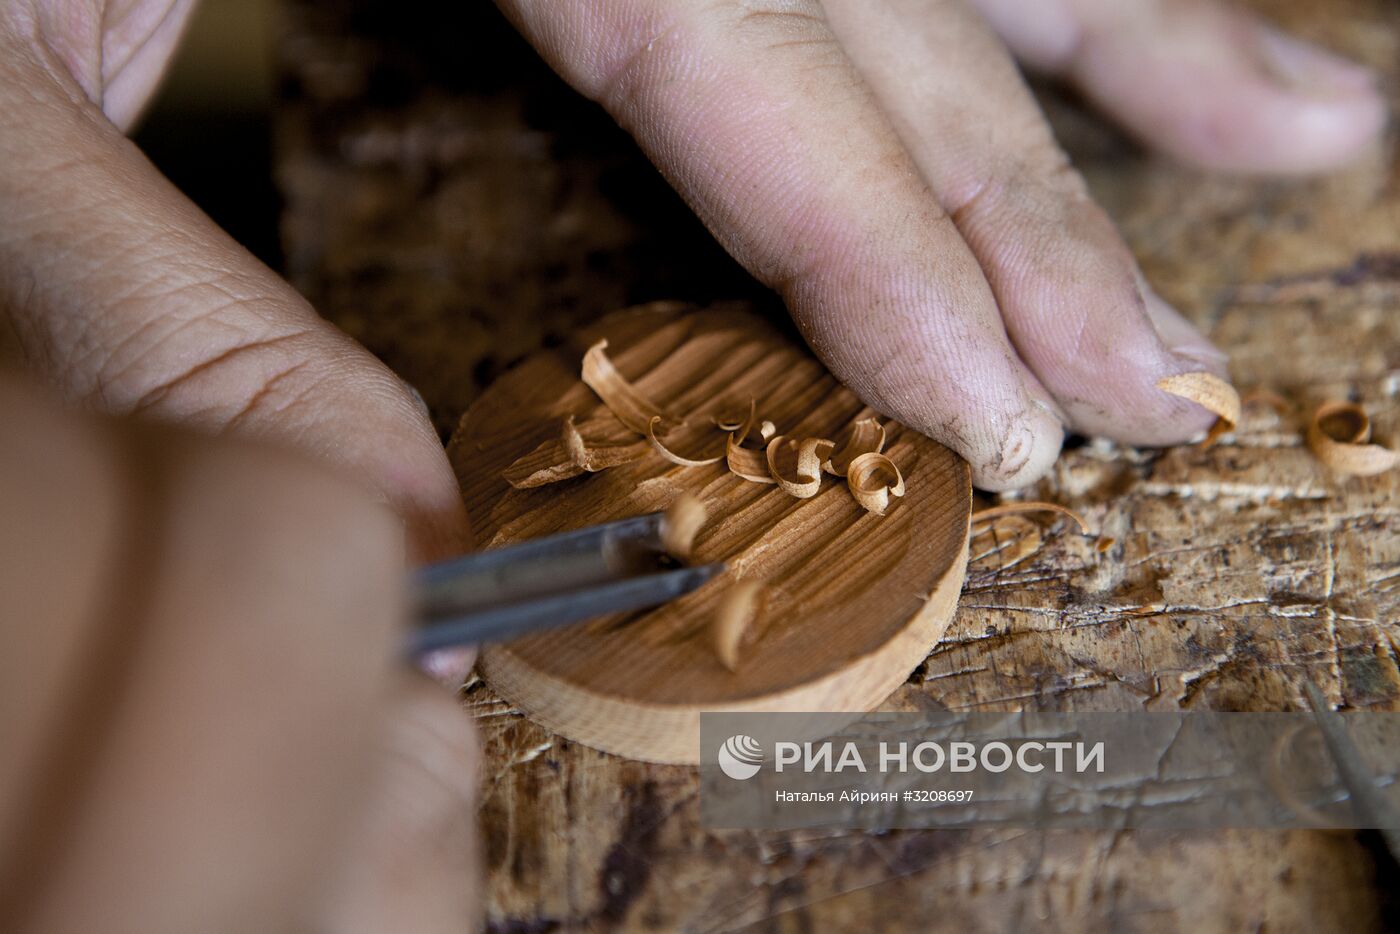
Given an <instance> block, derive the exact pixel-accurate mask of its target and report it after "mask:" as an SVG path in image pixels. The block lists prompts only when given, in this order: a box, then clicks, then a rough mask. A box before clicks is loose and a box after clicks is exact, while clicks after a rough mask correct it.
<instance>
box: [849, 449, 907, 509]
mask: <svg viewBox="0 0 1400 934" xmlns="http://www.w3.org/2000/svg"><path fill="white" fill-rule="evenodd" d="M846 485H847V486H849V487H850V489H851V495H852V496H854V497H855V498H856V502H858V503H860V504H861V506H862V507H864V508H865V509H866V510H867V511H868V512H873V513H875V515H877V516H883V515H884V514H885V510H886V509H888V508H889V506H890V497H891V496H903V495H904V476H903V475H902V474H901V473H900V472H899V467H898V466H897V465H896V464H895V462H894V461H892V460H890V459H889V458H888V457H886V456H885V455H883V454H879V453H877V452H875V451H871V452H868V453H866V454H862V455H860V456H859V457H857V458H856V459H855V460H853V461H851V463H850V466H849V467H848V468H847V470H846Z"/></svg>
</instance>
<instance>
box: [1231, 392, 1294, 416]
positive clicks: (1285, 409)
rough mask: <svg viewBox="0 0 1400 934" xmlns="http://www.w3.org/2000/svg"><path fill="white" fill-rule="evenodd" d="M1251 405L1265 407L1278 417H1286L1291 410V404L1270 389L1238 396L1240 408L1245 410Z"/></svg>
mask: <svg viewBox="0 0 1400 934" xmlns="http://www.w3.org/2000/svg"><path fill="white" fill-rule="evenodd" d="M1251 405H1267V406H1268V407H1269V408H1271V409H1273V410H1274V412H1276V413H1277V414H1279V415H1287V414H1288V413H1289V412H1291V411H1292V410H1293V403H1291V402H1289V401H1288V400H1287V399H1285V398H1284V397H1283V396H1281V395H1279V394H1278V393H1276V392H1274V391H1273V390H1272V389H1252V390H1250V391H1249V392H1247V393H1245V394H1244V395H1242V396H1240V407H1241V408H1247V407H1249V406H1251Z"/></svg>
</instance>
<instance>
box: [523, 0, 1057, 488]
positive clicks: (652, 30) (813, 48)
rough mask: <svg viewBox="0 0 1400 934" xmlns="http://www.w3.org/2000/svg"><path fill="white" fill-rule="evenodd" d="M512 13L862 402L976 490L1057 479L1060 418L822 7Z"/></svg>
mask: <svg viewBox="0 0 1400 934" xmlns="http://www.w3.org/2000/svg"><path fill="white" fill-rule="evenodd" d="M503 6H504V7H505V8H506V10H507V11H508V13H509V14H510V15H511V16H512V18H513V19H514V20H515V21H516V23H517V24H518V25H519V26H520V27H521V29H522V30H523V31H524V32H525V34H526V35H527V36H528V37H529V38H531V40H532V41H533V42H534V43H535V45H536V46H537V47H538V48H539V49H540V50H541V51H542V52H543V54H544V55H545V57H546V58H547V59H549V60H550V61H551V62H552V63H553V64H554V66H555V67H556V68H557V69H558V70H559V71H560V72H561V73H563V74H564V76H565V77H566V78H568V79H569V80H570V81H571V82H572V83H573V84H574V85H575V86H576V87H578V88H579V89H580V90H582V91H583V92H584V93H585V94H587V95H589V96H590V97H593V98H595V99H597V100H599V101H601V102H602V103H603V104H604V105H605V106H606V107H607V108H608V110H609V111H610V112H611V113H612V114H613V116H614V117H616V118H617V120H618V121H619V122H620V123H621V124H622V125H623V126H624V127H625V128H627V129H628V130H630V131H631V132H632V133H633V134H634V135H635V136H636V137H637V139H638V141H639V142H640V143H641V144H642V146H643V148H644V149H646V150H647V152H648V153H649V154H650V156H651V157H652V159H653V160H654V161H655V162H656V163H657V165H658V166H659V167H660V168H661V170H662V172H663V173H665V174H666V176H667V177H668V178H669V179H670V180H671V181H672V183H673V184H675V185H676V187H677V188H678V189H679V190H680V191H681V193H682V194H683V195H684V196H685V197H686V198H687V200H688V201H689V202H690V204H691V205H692V206H693V207H694V208H695V210H696V211H697V212H698V214H699V215H700V217H701V218H702V219H703V220H704V221H705V223H706V224H707V225H708V226H709V227H710V229H711V230H712V231H714V233H715V235H716V236H717V237H718V238H719V240H720V242H721V243H723V244H724V245H725V247H726V248H727V249H728V250H729V251H730V252H731V253H732V254H733V255H734V256H736V257H737V258H738V259H739V261H740V262H742V263H743V264H744V265H745V266H746V267H747V268H748V269H749V270H750V271H751V272H753V273H754V274H755V275H756V276H758V277H759V278H760V279H761V280H763V281H764V282H766V283H768V284H770V285H772V286H773V287H775V288H777V289H778V290H779V291H780V292H781V293H782V295H783V297H784V298H785V299H786V301H787V303H788V307H789V308H790V309H791V311H792V313H793V316H794V318H795V319H796V321H797V323H798V325H799V327H800V328H801V329H802V331H803V333H804V335H805V336H806V338H807V340H808V342H809V343H810V344H811V346H812V348H813V349H814V350H815V351H816V353H817V354H818V356H820V357H821V358H822V360H823V361H824V362H825V363H826V364H827V365H828V366H829V367H830V368H831V369H832V371H833V372H834V373H835V374H836V376H837V377H838V378H840V379H841V380H842V381H843V382H845V383H846V384H847V385H848V386H850V387H851V388H852V389H853V390H854V391H855V392H856V393H857V394H858V395H860V396H861V398H862V399H864V400H865V401H866V402H867V403H869V404H870V405H872V406H874V407H875V408H877V409H879V410H880V411H882V412H884V413H886V414H888V415H891V416H894V417H896V418H898V419H900V420H901V421H903V422H905V423H906V424H909V425H912V426H913V427H915V428H917V429H919V430H921V431H923V432H925V433H927V434H929V435H931V436H932V437H934V438H936V439H938V440H939V441H942V442H944V443H945V444H948V445H950V446H951V447H953V448H955V449H956V450H958V451H959V452H960V453H961V454H962V455H963V456H964V457H966V458H967V459H968V461H969V462H970V463H971V465H972V469H973V478H974V482H976V483H978V484H979V485H981V486H984V487H987V488H992V489H1003V488H1007V487H1011V486H1016V485H1020V484H1024V483H1027V482H1029V481H1030V480H1032V479H1034V478H1035V477H1037V476H1039V475H1040V474H1041V473H1043V472H1044V471H1045V470H1046V469H1047V468H1048V467H1049V465H1050V464H1051V463H1052V462H1053V461H1054V458H1055V456H1056V454H1057V453H1058V451H1059V446H1060V441H1061V438H1062V430H1063V429H1062V426H1061V424H1060V422H1059V419H1058V417H1057V415H1056V414H1055V412H1054V409H1053V404H1052V403H1051V401H1050V399H1049V398H1048V396H1047V395H1046V394H1045V392H1044V390H1043V389H1042V387H1040V386H1039V385H1038V383H1037V382H1036V380H1035V378H1034V377H1033V376H1032V375H1031V374H1030V373H1029V371H1027V370H1026V369H1025V367H1024V365H1023V364H1022V363H1021V362H1020V361H1019V360H1018V359H1017V358H1016V355H1015V353H1014V351H1013V350H1012V348H1011V346H1010V343H1009V341H1008V340H1007V337H1006V333H1005V331H1004V329H1003V328H1002V325H1001V320H1000V317H999V315H998V312H997V309H996V303H995V301H994V300H993V298H992V295H991V292H990V290H989V289H988V287H987V284H986V280H985V279H984V278H983V276H982V273H981V270H980V269H979V268H978V266H977V263H976V260H975V259H974V257H973V256H972V255H971V253H970V252H969V251H968V249H967V246H966V244H964V243H963V241H962V237H961V236H960V235H959V234H958V232H957V230H956V228H955V227H954V226H953V224H952V223H951V221H950V220H949V219H948V217H947V216H946V214H944V212H943V211H942V210H941V209H940V207H939V206H938V203H937V201H936V200H935V199H934V198H933V197H932V195H931V193H930V192H929V191H928V188H927V185H926V184H925V183H924V181H923V180H922V179H921V178H920V177H919V175H918V173H917V171H916V170H915V169H914V166H913V165H912V164H911V163H910V160H909V157H908V154H907V153H906V152H905V150H904V147H903V145H902V144H901V143H900V141H899V139H898V137H897V136H896V135H895V133H894V131H893V128H892V127H891V126H890V125H889V123H888V121H887V120H886V119H885V118H884V116H883V115H882V114H881V113H880V111H879V108H878V106H876V104H875V102H874V101H873V100H872V98H871V96H870V94H869V91H868V89H867V88H866V87H865V85H864V84H863V83H862V81H861V79H860V77H859V76H858V75H857V74H856V73H855V71H854V69H853V68H852V67H851V65H850V62H849V61H848V60H847V59H846V57H845V54H844V53H843V52H842V51H841V49H840V47H839V45H838V44H837V43H836V41H835V38H834V37H833V36H832V34H831V32H830V29H829V28H828V26H827V24H826V22H825V20H824V18H823V16H822V14H821V10H820V7H819V5H818V4H816V3H815V2H806V0H796V2H771V3H769V2H759V3H754V2H747V3H737V2H729V3H720V4H715V3H709V2H702V0H691V2H667V3H663V2H659V0H656V2H644V0H614V2H611V3H601V4H556V3H547V2H542V0H540V2H528V0H512V2H506V3H503Z"/></svg>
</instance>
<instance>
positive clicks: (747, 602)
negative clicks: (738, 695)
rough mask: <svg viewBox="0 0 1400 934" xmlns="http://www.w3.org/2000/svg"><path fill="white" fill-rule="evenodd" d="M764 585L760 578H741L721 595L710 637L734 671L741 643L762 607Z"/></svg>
mask: <svg viewBox="0 0 1400 934" xmlns="http://www.w3.org/2000/svg"><path fill="white" fill-rule="evenodd" d="M762 593H763V588H762V586H761V585H760V584H759V582H758V581H752V580H741V581H737V582H736V583H735V584H734V586H733V587H730V588H729V590H728V591H727V592H726V593H725V595H724V596H723V597H722V598H720V604H719V608H718V610H716V612H715V617H714V621H713V622H712V623H711V625H710V638H711V643H712V645H713V646H714V650H715V655H716V656H718V657H719V660H720V663H721V664H722V665H724V667H725V668H728V669H729V670H730V671H736V670H738V668H739V647H740V645H741V644H742V643H743V641H744V635H745V634H746V633H748V632H749V631H750V629H752V627H753V623H754V620H755V619H756V618H757V617H758V615H759V613H760V612H761V610H762V600H761V597H762Z"/></svg>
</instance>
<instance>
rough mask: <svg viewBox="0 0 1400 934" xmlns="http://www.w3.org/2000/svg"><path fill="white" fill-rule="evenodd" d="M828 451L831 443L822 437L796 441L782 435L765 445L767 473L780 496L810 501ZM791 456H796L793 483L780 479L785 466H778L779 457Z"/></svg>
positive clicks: (819, 479)
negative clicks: (784, 495) (780, 490)
mask: <svg viewBox="0 0 1400 934" xmlns="http://www.w3.org/2000/svg"><path fill="white" fill-rule="evenodd" d="M831 448H832V443H831V442H830V441H827V440H826V439H825V438H804V439H802V440H801V441H798V440H797V439H795V438H789V437H787V436H786V435H778V436H777V437H775V438H773V440H771V441H769V442H768V448H767V457H766V461H767V465H768V472H769V474H771V475H772V477H773V479H774V480H775V481H776V482H777V484H778V486H779V487H781V488H782V490H783V492H784V493H787V494H789V495H790V496H795V497H797V498H798V499H811V498H812V497H813V496H816V495H817V491H818V490H820V489H821V487H822V466H821V465H822V459H823V458H824V457H826V456H828V455H829V454H830V453H831ZM793 454H795V455H796V458H795V459H796V467H795V470H794V473H795V474H796V476H797V479H796V480H791V479H788V477H786V476H784V471H783V467H785V466H787V465H786V464H784V465H781V466H780V465H779V464H778V458H779V457H780V456H782V457H783V458H784V459H785V460H786V459H787V457H788V456H790V455H793Z"/></svg>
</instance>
